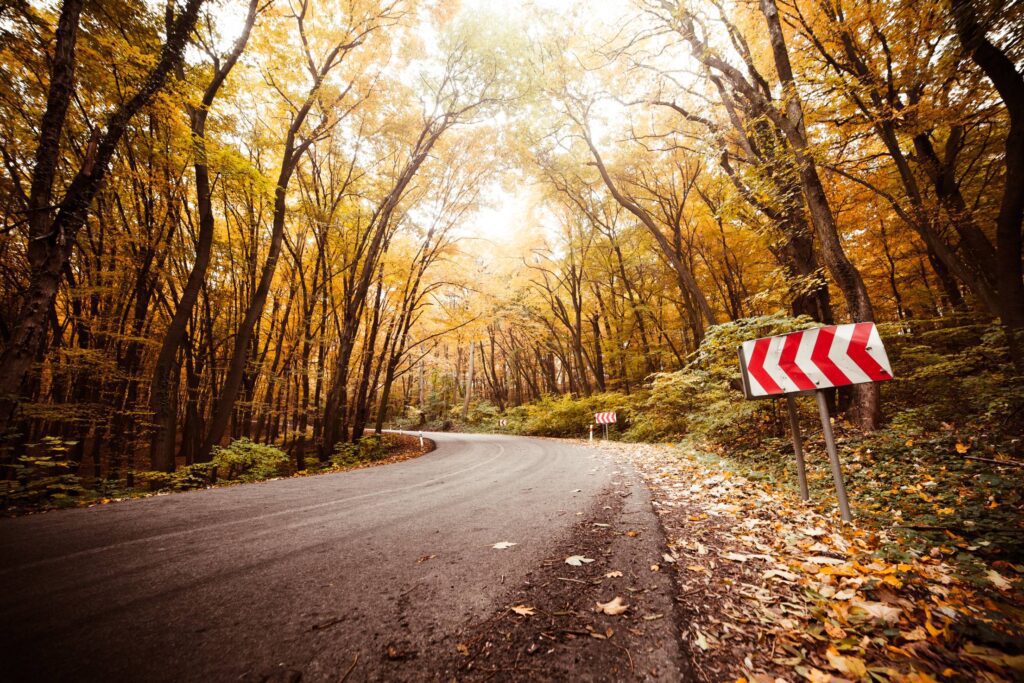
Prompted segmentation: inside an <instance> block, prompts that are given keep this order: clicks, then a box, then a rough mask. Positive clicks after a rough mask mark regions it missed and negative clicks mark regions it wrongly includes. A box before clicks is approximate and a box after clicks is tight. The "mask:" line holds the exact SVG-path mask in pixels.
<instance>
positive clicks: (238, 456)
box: [212, 438, 288, 481]
mask: <svg viewBox="0 0 1024 683" xmlns="http://www.w3.org/2000/svg"><path fill="white" fill-rule="evenodd" d="M212 464H213V466H214V467H216V468H217V470H218V471H219V472H220V476H222V477H224V478H225V479H237V480H239V481H260V480H261V479H269V478H271V477H276V476H279V475H281V474H284V471H285V470H286V469H287V467H288V454H287V453H285V452H284V451H282V450H281V449H280V448H276V447H275V446H270V445H268V444H262V443H255V442H253V441H250V440H249V439H245V438H242V439H235V440H234V441H232V442H231V443H230V444H229V445H227V446H225V447H223V448H221V447H217V448H215V449H214V450H213V460H212Z"/></svg>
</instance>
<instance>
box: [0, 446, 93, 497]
mask: <svg viewBox="0 0 1024 683" xmlns="http://www.w3.org/2000/svg"><path fill="white" fill-rule="evenodd" d="M75 443H76V442H74V441H65V440H64V439H62V438H60V437H56V436H48V437H44V438H43V439H42V440H41V441H40V442H39V443H38V444H31V445H30V446H29V448H30V449H31V451H33V454H26V455H21V456H19V457H18V459H17V461H16V463H15V464H14V465H11V466H9V467H10V469H11V471H12V474H13V475H14V476H13V477H12V478H11V479H9V480H7V481H5V482H3V484H2V486H3V487H4V488H3V497H4V503H5V504H6V505H13V506H16V507H33V506H41V507H49V506H56V507H65V506H69V505H77V504H78V501H79V500H80V499H81V498H82V497H83V496H85V495H86V494H87V491H86V489H85V487H84V486H83V485H82V480H81V479H80V478H79V477H78V476H77V475H76V474H75V473H74V472H73V469H74V463H72V462H71V461H69V460H68V459H67V453H68V451H69V450H70V449H71V447H72V446H74V445H75Z"/></svg>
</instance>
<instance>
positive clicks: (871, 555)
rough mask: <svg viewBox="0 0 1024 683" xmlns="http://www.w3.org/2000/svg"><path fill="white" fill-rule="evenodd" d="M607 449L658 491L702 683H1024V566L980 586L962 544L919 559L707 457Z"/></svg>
mask: <svg viewBox="0 0 1024 683" xmlns="http://www.w3.org/2000/svg"><path fill="white" fill-rule="evenodd" d="M598 447H599V448H602V449H604V450H606V451H610V452H611V453H612V454H614V455H615V456H616V457H617V458H621V459H622V460H624V461H626V462H629V463H631V464H632V465H633V466H634V467H635V468H636V469H637V470H638V471H639V472H640V473H641V474H642V476H643V477H644V479H645V481H646V482H647V485H648V487H649V489H650V493H651V498H652V500H653V506H654V509H655V511H656V512H657V513H658V515H659V517H660V519H661V522H662V525H663V528H664V531H665V534H666V536H667V544H668V547H669V549H670V550H669V553H668V554H667V556H666V563H665V565H666V567H667V568H668V569H669V570H670V571H672V572H674V573H675V578H676V590H677V600H678V602H679V608H680V610H681V615H680V616H681V618H680V624H681V625H682V628H683V633H682V639H683V641H684V643H688V644H689V655H690V660H691V664H692V667H693V671H694V673H695V675H696V677H697V678H698V679H699V680H704V681H725V680H736V681H741V680H742V681H751V682H754V681H756V682H758V683H761V682H774V681H778V680H783V681H790V680H808V681H812V682H814V683H818V682H828V681H830V682H832V683H839V682H842V681H894V682H911V681H915V682H924V681H1012V680H1024V593H1022V588H1024V565H1021V564H1018V563H1016V562H1014V561H1007V560H996V561H993V562H991V563H990V564H989V565H987V567H986V568H985V569H984V571H983V572H982V573H981V574H980V576H979V575H978V574H977V571H976V570H977V562H976V560H975V559H973V558H972V561H971V563H970V566H971V567H972V568H973V569H974V570H975V572H974V574H973V575H967V574H966V573H965V571H964V569H965V567H966V565H965V564H962V563H960V562H959V561H958V560H959V559H960V558H961V556H963V555H965V554H969V551H970V550H971V549H972V547H971V546H970V545H965V543H968V542H967V541H965V539H963V538H961V537H958V536H956V535H955V534H948V535H947V538H946V542H938V543H936V544H934V545H932V546H931V547H930V548H929V547H925V549H924V550H923V551H921V550H918V548H919V547H920V546H919V545H914V546H913V548H911V544H907V543H905V542H904V539H903V538H902V537H901V535H900V534H899V533H897V531H896V529H895V528H889V529H886V528H881V527H880V526H879V524H878V518H877V517H868V518H866V519H864V520H860V519H858V521H857V522H855V523H854V524H842V523H841V522H840V521H839V520H838V518H837V517H833V516H829V510H828V507H827V506H819V507H818V508H816V507H815V506H814V505H813V504H809V503H804V502H803V501H801V500H800V499H799V498H798V497H797V496H796V495H795V491H793V490H792V489H791V488H789V487H788V486H780V485H778V484H775V483H772V482H771V481H767V480H765V479H763V478H760V479H759V478H757V477H756V476H755V475H752V473H751V472H749V471H745V470H744V469H743V466H742V465H741V464H739V463H737V462H735V461H731V460H729V459H728V458H722V457H718V456H713V455H707V454H704V453H701V452H699V451H698V450H697V449H695V448H691V447H687V446H670V445H650V444H621V443H603V444H601V445H600V446H598ZM890 523H892V520H890ZM958 546H961V547H958ZM669 559H670V560H671V562H668V560H669Z"/></svg>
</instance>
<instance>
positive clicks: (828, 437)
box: [790, 389, 853, 522]
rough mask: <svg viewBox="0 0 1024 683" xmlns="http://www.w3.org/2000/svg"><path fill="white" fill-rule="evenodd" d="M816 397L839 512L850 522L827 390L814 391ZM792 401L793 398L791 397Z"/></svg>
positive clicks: (848, 504)
mask: <svg viewBox="0 0 1024 683" xmlns="http://www.w3.org/2000/svg"><path fill="white" fill-rule="evenodd" d="M814 397H815V398H816V399H818V413H819V414H820V415H821V431H823V432H825V449H826V450H827V451H828V461H829V464H830V465H831V466H832V479H833V480H834V481H835V485H836V498H837V499H838V500H839V513H840V514H841V515H842V517H843V521H844V522H849V521H851V520H852V519H853V516H852V515H850V502H849V501H848V500H847V499H846V485H845V484H843V470H842V468H841V467H840V465H839V453H838V451H836V438H835V435H833V434H832V422H831V420H829V415H828V401H826V400H825V392H824V391H821V390H820V389H819V390H818V391H815V392H814ZM790 400H791V401H792V400H793V399H792V398H790Z"/></svg>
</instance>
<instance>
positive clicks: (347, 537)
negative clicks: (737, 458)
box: [0, 434, 618, 681]
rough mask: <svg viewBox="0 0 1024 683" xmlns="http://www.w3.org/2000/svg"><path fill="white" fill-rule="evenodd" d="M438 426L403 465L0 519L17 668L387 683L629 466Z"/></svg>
mask: <svg viewBox="0 0 1024 683" xmlns="http://www.w3.org/2000/svg"><path fill="white" fill-rule="evenodd" d="M430 436H431V437H432V438H434V439H435V440H436V441H437V444H438V448H437V450H436V451H434V452H432V453H429V454H427V455H424V456H422V457H420V458H416V459H413V460H409V461H405V462H401V463H397V464H394V465H386V466H381V467H374V468H369V469H363V470H356V471H352V472H346V473H340V474H330V475H321V476H315V477H303V478H293V479H284V480H278V481H270V482H264V483H259V484H249V485H239V486H231V487H226V488H220V489H211V490H206V491H195V492H191V493H184V494H176V495H167V496H157V497H151V498H144V499H139V500H134V501H128V502H123V503H114V504H110V505H105V506H98V507H93V508H87V509H78V510H68V511H61V512H51V513H47V514H42V515H32V516H28V517H21V518H17V519H2V520H0V631H2V633H0V653H2V657H0V679H3V680H19V681H20V680H26V681H27V680H33V681H36V680H76V681H81V680H104V681H113V680H239V679H241V680H268V679H271V680H289V679H292V680H294V679H295V678H296V677H297V676H298V675H299V674H301V676H302V680H303V681H309V680H334V681H337V680H338V679H339V678H340V677H341V676H342V675H343V674H344V673H345V672H346V671H348V670H349V668H350V667H352V664H353V662H356V666H355V667H352V668H353V672H352V677H351V679H350V680H352V679H365V678H374V677H375V673H374V672H375V669H374V663H375V662H380V661H381V658H382V657H385V656H387V655H386V653H387V652H388V651H389V648H392V649H391V654H392V655H396V654H397V655H398V656H399V657H401V656H402V654H403V653H404V652H415V651H423V650H428V649H429V648H430V647H431V646H432V645H436V644H437V643H439V642H440V641H441V640H442V639H444V638H445V636H446V635H448V634H449V633H450V632H451V631H452V629H454V628H456V627H457V626H458V625H459V624H463V623H466V622H467V620H471V619H473V618H479V617H482V616H484V615H487V614H488V613H490V611H491V610H493V609H495V608H496V607H500V605H496V601H497V600H498V599H499V596H500V595H501V594H502V593H503V592H504V591H505V589H506V588H507V587H508V586H509V585H515V584H517V583H518V582H519V581H521V580H522V579H523V577H524V576H525V575H526V572H528V571H529V570H530V569H531V568H533V567H535V566H536V565H537V564H538V563H539V562H540V561H541V560H542V559H543V558H544V557H545V553H546V552H547V551H550V550H551V548H552V547H553V546H554V544H555V543H556V542H557V540H558V539H559V538H560V536H561V535H563V534H564V533H566V531H567V530H568V529H569V527H570V526H571V525H572V524H573V522H574V521H575V520H576V519H577V513H578V512H580V511H583V510H585V509H586V508H587V506H588V505H590V504H591V503H592V502H593V501H594V499H595V498H596V496H598V494H599V493H600V492H601V491H602V489H604V488H606V487H607V486H608V485H609V483H610V481H611V479H612V478H613V471H614V470H615V469H616V467H618V466H617V465H615V464H613V463H611V462H609V461H608V460H606V459H605V456H603V455H601V454H600V453H598V452H597V451H595V450H591V449H587V448H583V447H579V446H574V445H571V444H564V443H559V442H556V441H548V440H540V439H528V438H520V437H512V436H497V435H468V434H431V435H430ZM577 489H578V490H579V491H577ZM499 541H510V542H514V543H516V544H517V545H516V546H514V547H512V548H509V549H507V550H495V549H493V548H492V547H491V546H492V545H493V544H494V543H497V542H499ZM428 556H433V557H431V558H430V559H426V560H424V559H423V558H426V557H428ZM357 656H358V659H357ZM424 673H425V672H424Z"/></svg>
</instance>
